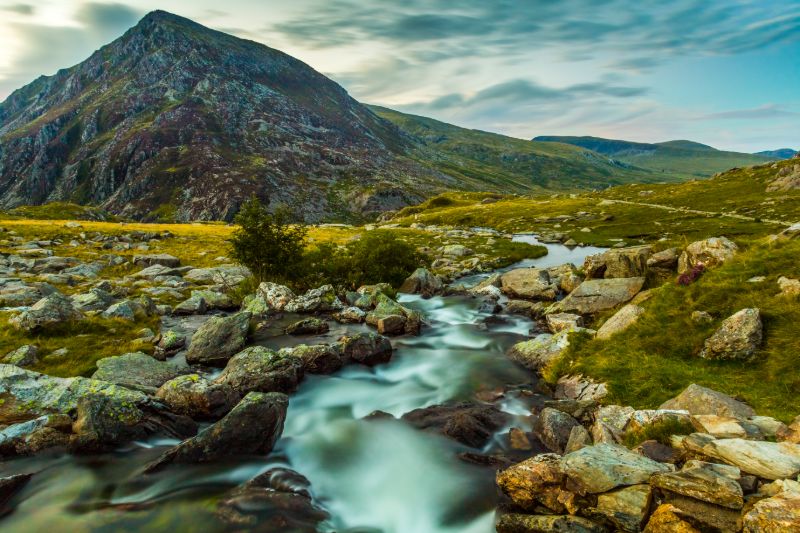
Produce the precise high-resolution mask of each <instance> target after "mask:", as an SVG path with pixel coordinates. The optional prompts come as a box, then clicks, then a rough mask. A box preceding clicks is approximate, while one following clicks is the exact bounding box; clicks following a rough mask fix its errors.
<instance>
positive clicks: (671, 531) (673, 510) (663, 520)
mask: <svg viewBox="0 0 800 533" xmlns="http://www.w3.org/2000/svg"><path fill="white" fill-rule="evenodd" d="M681 515H682V513H681V511H680V509H678V508H677V507H675V506H673V505H670V504H668V503H662V504H661V505H659V506H658V508H657V509H656V510H655V511H654V512H653V514H652V515H650V520H649V521H648V522H647V526H645V528H644V533H700V530H699V529H697V528H695V527H694V526H693V525H691V524H690V523H689V522H687V521H686V520H684V519H683V518H681Z"/></svg>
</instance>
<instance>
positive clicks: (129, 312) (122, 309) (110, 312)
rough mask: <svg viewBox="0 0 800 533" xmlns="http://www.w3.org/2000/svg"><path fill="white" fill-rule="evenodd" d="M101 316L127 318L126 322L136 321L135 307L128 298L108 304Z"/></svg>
mask: <svg viewBox="0 0 800 533" xmlns="http://www.w3.org/2000/svg"><path fill="white" fill-rule="evenodd" d="M102 317H103V318H118V319H120V320H127V321H128V322H134V321H136V309H135V308H134V306H133V305H132V304H131V302H129V301H128V300H123V301H121V302H117V303H115V304H111V305H110V306H108V309H106V310H105V311H103V313H102Z"/></svg>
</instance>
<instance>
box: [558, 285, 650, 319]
mask: <svg viewBox="0 0 800 533" xmlns="http://www.w3.org/2000/svg"><path fill="white" fill-rule="evenodd" d="M644 281H645V279H644V278H641V277H639V278H613V279H590V280H587V281H584V282H583V283H581V284H580V285H579V286H578V288H577V289H575V290H574V291H572V292H571V293H570V294H569V295H568V296H567V297H566V298H564V299H563V300H561V301H560V302H557V303H555V304H553V305H552V306H551V307H550V308H549V309H548V311H547V312H548V314H550V313H558V312H566V313H578V314H581V315H591V314H595V313H599V312H601V311H605V310H608V309H612V308H614V307H616V306H618V305H620V304H623V303H625V302H627V301H629V300H630V299H631V298H633V297H634V296H636V294H637V293H638V292H639V291H640V290H642V287H643V286H644Z"/></svg>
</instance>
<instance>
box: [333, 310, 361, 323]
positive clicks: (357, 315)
mask: <svg viewBox="0 0 800 533" xmlns="http://www.w3.org/2000/svg"><path fill="white" fill-rule="evenodd" d="M333 318H334V320H336V321H337V322H341V323H342V324H360V323H362V322H364V320H366V318H367V313H366V312H364V311H362V310H361V309H359V308H358V307H355V306H353V307H345V308H344V309H342V310H341V311H337V312H336V313H334V314H333Z"/></svg>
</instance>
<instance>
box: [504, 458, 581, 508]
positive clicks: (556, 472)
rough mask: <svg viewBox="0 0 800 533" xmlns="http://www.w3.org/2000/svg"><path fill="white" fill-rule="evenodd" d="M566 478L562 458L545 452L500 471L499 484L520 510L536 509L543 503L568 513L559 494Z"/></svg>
mask: <svg viewBox="0 0 800 533" xmlns="http://www.w3.org/2000/svg"><path fill="white" fill-rule="evenodd" d="M565 479H566V476H565V475H564V472H563V471H562V470H561V457H559V456H558V455H557V454H554V453H543V454H539V455H535V456H533V457H531V458H530V459H526V460H525V461H522V462H521V463H517V464H515V465H512V466H510V467H508V468H506V469H504V470H500V471H499V472H497V476H496V481H497V486H498V487H499V488H500V490H502V491H503V493H504V494H505V495H506V496H508V497H509V498H510V499H511V501H512V502H513V503H514V505H515V506H517V507H519V508H520V509H524V510H528V511H535V510H536V508H537V507H538V506H540V505H543V506H545V507H547V508H548V509H550V510H552V511H553V512H564V511H565V510H566V509H565V507H564V504H563V503H561V502H560V501H559V499H560V498H559V496H561V495H562V492H564V491H563V490H562V488H561V485H562V483H563V482H564V480H565Z"/></svg>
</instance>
